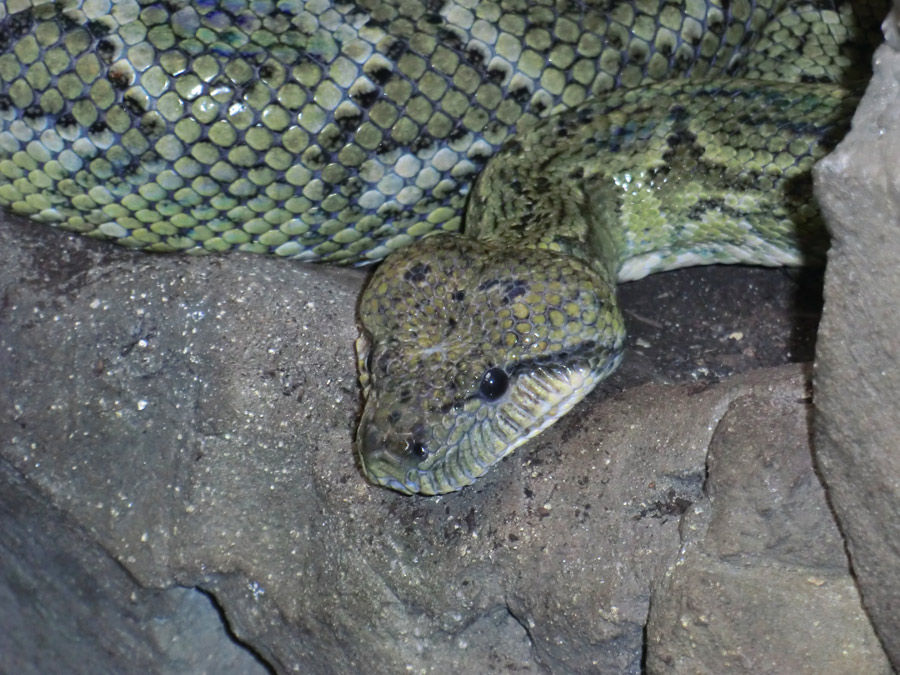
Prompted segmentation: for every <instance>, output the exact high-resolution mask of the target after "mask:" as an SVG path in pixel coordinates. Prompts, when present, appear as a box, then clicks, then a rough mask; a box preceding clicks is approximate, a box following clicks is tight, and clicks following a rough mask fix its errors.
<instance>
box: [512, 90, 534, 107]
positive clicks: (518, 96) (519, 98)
mask: <svg viewBox="0 0 900 675" xmlns="http://www.w3.org/2000/svg"><path fill="white" fill-rule="evenodd" d="M509 96H510V98H511V99H512V100H513V101H515V102H516V103H519V104H522V105H524V104H525V103H528V99H529V98H530V97H531V92H530V91H528V88H527V87H519V88H517V89H513V90H512V91H511V92H509Z"/></svg>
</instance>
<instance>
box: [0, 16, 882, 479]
mask: <svg viewBox="0 0 900 675" xmlns="http://www.w3.org/2000/svg"><path fill="white" fill-rule="evenodd" d="M888 5H889V3H888V2H882V1H881V0H879V1H878V2H871V3H862V2H860V3H854V2H850V1H849V0H844V1H841V0H838V1H836V2H816V1H813V2H801V1H800V0H739V1H738V0H734V1H732V2H721V1H720V0H686V1H685V2H682V3H679V2H657V1H656V0H649V1H648V0H608V1H607V0H603V1H599V0H597V1H592V0H585V1H584V2H555V1H552V0H535V1H534V2H519V1H518V0H495V1H494V0H492V1H488V0H438V1H437V2H432V1H430V0H429V1H425V0H357V1H355V2H331V1H329V0H279V1H278V2H249V1H247V0H223V1H222V2H207V1H200V0H195V1H190V0H179V2H171V3H160V2H153V1H152V0H64V1H63V2H45V1H43V0H8V1H7V2H5V3H0V206H2V207H3V208H5V209H7V210H9V211H11V212H13V213H17V214H20V215H24V216H26V217H28V218H31V219H32V220H34V221H36V222H41V223H45V224H48V225H52V226H55V227H60V228H63V229H66V230H69V231H73V232H78V233H82V234H85V235H87V236H92V237H98V238H102V239H107V240H111V241H114V242H115V243H118V244H121V245H124V246H128V247H131V248H140V249H144V250H147V251H151V252H184V253H189V254H203V253H216V252H221V251H227V250H232V249H236V250H241V251H248V252H256V253H265V254H270V255H275V256H280V257H284V258H289V259H292V260H301V261H324V262H335V263H342V264H366V263H370V262H375V261H380V260H383V262H382V263H381V264H380V265H379V267H378V268H377V269H376V271H375V272H374V274H373V275H372V277H371V280H370V282H369V284H368V286H367V287H366V289H365V291H364V293H363V295H362V297H361V299H360V303H359V323H360V328H361V337H360V339H359V340H358V341H357V354H358V362H359V371H360V382H361V385H362V389H363V394H364V397H365V403H364V409H363V412H362V416H361V421H360V425H359V429H358V432H357V435H356V449H357V453H358V456H359V460H360V464H361V467H362V470H363V472H364V474H365V475H366V476H367V478H368V479H369V480H370V481H371V482H373V483H375V484H378V485H383V486H386V487H389V488H392V489H394V490H397V491H400V492H404V493H425V494H440V493H445V492H451V491H455V490H458V489H460V488H462V487H464V486H466V485H469V484H471V483H472V482H473V481H474V480H476V479H477V478H478V477H479V476H481V475H483V474H484V473H485V472H486V471H487V470H488V469H489V468H490V467H491V466H493V465H494V464H496V463H497V462H498V461H500V460H501V459H502V458H503V457H505V456H507V455H509V454H510V453H511V452H513V451H514V450H515V449H516V448H517V447H519V446H521V445H522V444H523V443H525V442H526V441H527V440H528V439H529V438H532V437H534V436H535V435H536V434H538V433H540V432H541V431H542V430H543V429H545V428H547V427H548V426H549V425H551V424H553V422H555V421H556V420H557V419H559V417H560V416H561V415H563V414H565V413H566V412H567V411H568V410H570V409H571V407H572V406H573V405H575V403H577V402H578V401H579V400H581V399H582V398H583V397H584V396H585V395H586V394H587V393H588V392H589V391H590V390H591V389H592V388H593V387H594V386H595V385H596V384H597V383H598V382H600V381H601V380H602V379H603V378H605V377H607V376H608V375H609V374H610V373H611V372H612V371H613V370H615V368H616V367H617V366H618V364H619V363H620V361H621V359H622V351H623V345H624V339H625V328H624V322H623V319H622V315H621V312H620V310H619V308H618V305H617V301H616V292H615V287H616V284H617V283H619V282H621V281H627V280H632V279H639V278H641V277H643V276H645V275H647V274H652V273H654V272H658V271H662V270H668V269H675V268H678V267H685V266H689V265H701V264H712V263H749V264H756V265H769V266H776V265H799V264H808V263H817V262H822V261H823V258H824V252H825V249H826V247H827V235H826V234H825V231H824V227H823V225H822V222H821V216H820V214H819V211H818V207H817V206H816V204H815V200H814V199H813V196H812V191H811V174H810V170H811V168H812V166H813V164H814V163H815V162H816V161H817V160H818V159H820V158H821V157H822V156H824V155H825V154H826V153H827V152H828V151H829V150H830V149H831V148H832V147H834V145H835V144H836V143H837V142H838V141H839V140H840V138H841V137H842V136H843V134H844V133H845V132H846V130H847V128H848V126H849V122H850V118H851V116H852V113H853V109H854V107H855V103H856V100H857V95H856V93H855V92H858V90H859V88H860V85H861V83H863V82H864V81H865V79H866V75H867V69H866V62H867V59H868V55H869V54H870V53H871V49H872V46H873V44H874V42H876V41H877V40H878V38H879V33H878V26H879V23H880V20H881V18H882V17H883V15H884V14H885V13H886V11H887V9H888ZM463 226H464V231H465V236H463V235H460V234H458V232H459V231H460V230H461V229H463ZM437 234H440V236H431V235H437Z"/></svg>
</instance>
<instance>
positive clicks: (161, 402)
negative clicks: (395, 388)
mask: <svg viewBox="0 0 900 675" xmlns="http://www.w3.org/2000/svg"><path fill="white" fill-rule="evenodd" d="M60 236H62V235H59V233H54V232H44V231H41V230H40V228H33V227H32V228H28V227H25V228H23V227H22V226H21V225H3V226H0V255H2V257H3V260H0V354H2V355H3V356H2V359H0V381H2V382H3V383H4V385H3V386H2V387H0V438H2V439H3V444H2V449H0V461H2V462H3V467H4V472H3V477H4V480H5V481H7V482H8V483H9V484H13V485H20V486H21V490H19V491H18V492H17V491H16V490H7V489H3V490H0V500H13V502H12V503H11V504H10V503H4V504H3V509H4V510H5V511H4V512H5V513H9V514H10V516H9V518H10V521H11V522H18V521H19V520H20V519H21V518H22V517H23V516H22V514H23V513H24V512H29V513H31V512H33V513H36V514H41V513H59V514H62V515H61V516H60V522H63V523H65V524H66V526H65V527H66V528H68V529H67V532H68V531H71V536H70V538H69V539H68V540H67V541H70V542H76V543H77V542H81V544H80V545H81V546H82V547H83V548H84V551H88V552H90V551H93V552H94V553H92V554H90V555H92V556H93V557H90V556H88V554H87V553H84V552H80V553H79V554H78V555H77V556H75V558H77V560H78V561H81V560H84V559H87V560H88V561H89V562H88V563H81V562H78V563H77V565H78V566H79V567H78V570H79V571H78V574H77V575H69V576H66V575H67V574H68V572H67V569H68V564H61V566H60V568H59V569H56V568H54V571H53V572H52V574H53V575H59V576H60V579H57V580H56V581H54V583H53V584H50V586H52V587H54V588H61V587H66V586H67V585H72V586H74V587H76V588H78V589H81V588H83V587H84V586H85V585H86V584H91V583H94V582H92V581H91V575H94V576H96V577H98V578H103V577H105V576H107V575H108V569H109V567H110V565H111V566H113V567H118V566H121V568H122V569H124V570H125V571H126V572H127V576H128V578H130V579H131V580H133V583H134V584H135V588H133V589H130V591H129V590H128V589H127V586H126V585H125V584H124V582H123V584H121V585H120V588H119V587H117V588H119V590H118V591H116V592H110V593H99V594H98V593H94V594H87V595H84V594H79V593H73V594H71V595H65V594H63V595H59V594H57V595H55V596H54V595H53V594H50V595H48V594H47V593H46V592H45V588H44V587H45V586H46V585H47V584H45V583H44V582H43V581H41V580H40V578H39V577H35V576H32V577H31V578H30V579H29V580H28V584H30V586H27V589H26V590H25V591H23V590H22V589H23V587H25V584H23V582H21V581H17V582H15V583H12V582H10V579H11V578H12V577H11V576H10V573H9V572H8V571H4V575H3V577H2V579H3V580H4V581H5V589H4V592H7V593H9V594H11V597H14V598H15V601H16V603H18V605H17V606H25V605H27V604H28V603H29V602H37V603H44V602H47V603H50V602H56V601H57V599H59V598H61V599H59V602H61V603H62V604H61V605H58V606H57V605H55V606H54V607H55V609H54V611H56V612H60V613H63V612H68V611H70V610H71V609H72V607H70V605H75V606H77V605H78V604H79V603H82V605H83V604H87V605H90V606H91V608H93V606H94V605H99V607H97V611H96V613H93V614H92V617H93V620H95V621H97V622H98V623H99V624H100V625H101V626H102V627H103V631H101V630H97V631H87V630H83V629H84V628H85V627H84V625H83V623H82V622H78V623H77V625H75V626H74V627H72V626H71V625H70V632H69V633H68V634H67V635H68V636H69V637H70V638H71V634H72V631H74V632H76V633H78V630H82V632H81V633H79V634H78V640H77V641H81V645H82V646H81V647H79V649H80V650H81V651H78V650H74V651H73V650H69V651H67V650H66V649H64V648H63V646H64V645H65V644H67V643H66V641H65V640H62V639H59V631H58V626H57V622H56V621H53V620H50V621H46V620H41V619H42V618H43V617H45V616H46V614H40V613H32V614H27V613H26V614H25V615H24V616H26V617H27V618H28V619H29V620H30V621H32V623H31V624H30V625H29V626H28V629H27V631H24V632H23V631H21V630H20V631H18V632H12V633H10V634H11V635H13V636H14V637H13V638H12V641H13V642H12V643H11V644H9V645H8V649H9V650H12V651H11V652H10V653H17V654H20V655H22V657H21V659H20V660H21V662H22V663H23V664H25V663H27V662H28V661H29V658H30V656H29V651H28V650H29V649H34V648H35V645H38V644H40V643H41V641H51V640H57V641H58V644H59V645H60V649H59V650H58V651H57V652H55V655H56V657H57V658H58V659H59V661H60V663H79V662H80V661H79V660H77V659H79V658H80V654H81V653H82V652H83V651H84V646H83V645H84V644H88V645H92V646H93V647H94V649H97V650H102V649H104V648H105V647H104V644H105V643H104V642H102V641H100V640H99V638H98V637H97V636H98V635H99V634H100V633H101V632H104V631H106V632H107V633H106V634H107V635H117V634H118V633H117V632H118V631H122V630H126V631H127V630H131V629H130V628H129V627H128V626H126V627H125V628H123V627H122V626H121V625H119V624H120V622H119V621H118V619H117V617H118V616H120V615H121V613H122V611H124V610H123V609H122V607H128V606H129V603H134V602H138V603H142V602H144V598H145V597H149V596H148V595H146V594H151V595H152V594H153V593H159V592H163V593H171V592H172V590H171V589H177V588H178V587H184V588H199V589H203V590H204V591H205V592H207V593H209V594H210V595H211V596H212V597H214V598H215V599H216V602H217V603H218V605H219V606H220V607H221V609H222V611H223V613H224V615H225V617H226V618H227V621H228V624H229V628H230V631H231V632H232V634H233V635H234V636H236V638H237V639H238V640H240V641H241V642H242V643H243V644H244V645H247V646H249V647H250V648H251V649H252V650H253V652H254V653H255V654H256V655H257V656H258V657H259V659H260V660H261V661H263V662H264V663H265V664H266V665H267V666H268V667H269V668H271V669H273V670H275V671H276V672H304V673H328V672H352V671H355V670H358V669H359V668H360V667H362V666H363V665H365V666H367V667H369V668H370V669H372V670H373V671H375V672H398V671H401V670H406V669H408V670H411V671H413V672H449V671H451V670H452V669H455V670H466V671H478V672H509V671H510V670H516V671H519V672H554V673H569V672H609V673H638V672H641V670H642V668H646V669H647V670H648V672H662V671H669V670H676V671H680V672H759V670H760V669H765V667H769V666H766V664H770V663H774V664H785V665H786V666H787V665H791V666H793V665H795V664H801V663H805V664H807V667H808V668H810V670H808V671H806V672H873V673H880V672H887V666H886V662H885V660H884V655H883V653H882V652H881V651H880V647H879V645H878V642H877V641H876V639H875V637H874V634H873V633H872V630H871V627H870V626H869V624H868V622H867V621H866V620H865V617H864V615H863V613H862V610H861V609H860V606H859V600H858V598H857V596H856V595H855V591H854V586H853V583H852V580H851V579H850V577H849V574H848V571H847V565H846V561H845V559H844V554H843V543H842V541H841V539H840V536H839V534H838V532H837V530H836V529H835V526H834V524H833V522H832V521H831V520H830V513H829V511H828V509H827V508H826V506H825V501H824V497H823V494H822V491H821V488H820V486H819V483H818V481H817V479H816V477H815V474H814V473H813V472H812V469H811V465H810V459H809V457H810V453H809V449H808V446H807V443H806V439H807V438H808V429H807V427H806V420H807V418H808V415H809V397H808V390H807V385H806V378H805V377H804V375H803V371H802V369H801V368H800V367H797V366H792V367H786V368H783V369H774V370H762V371H759V372H756V373H751V374H748V375H742V376H737V377H734V378H732V379H729V380H727V381H725V382H724V383H722V384H718V385H712V386H707V385H703V384H691V385H681V386H674V387H673V386H666V385H658V384H651V385H645V386H640V387H637V388H634V389H629V390H626V391H623V392H621V393H619V394H616V395H612V396H609V397H607V398H606V399H605V400H604V399H602V398H600V397H592V398H591V399H590V400H589V401H587V402H585V403H584V404H583V405H581V406H580V407H579V408H578V409H577V410H576V411H574V413H573V414H571V415H569V416H568V417H567V418H566V419H565V420H564V421H562V422H561V423H560V424H558V425H557V426H556V427H554V428H553V429H551V430H550V431H548V432H547V433H545V434H543V435H542V436H541V437H539V438H538V439H536V440H535V442H533V443H531V444H530V445H529V446H527V447H526V448H523V449H522V450H520V451H519V452H518V453H516V454H515V455H514V456H513V457H511V458H509V459H508V460H507V461H505V462H503V463H501V464H500V465H499V466H498V467H496V469H495V470H494V471H492V472H491V473H490V474H489V475H488V476H486V477H485V478H484V479H483V480H481V481H479V483H477V484H476V485H475V486H474V487H473V488H470V489H467V490H464V491H462V492H460V493H457V494H453V495H448V496H444V497H440V498H409V497H404V496H402V495H398V494H394V493H391V492H389V491H386V490H383V489H378V488H374V487H371V486H369V485H368V484H366V483H365V482H364V481H363V480H362V478H361V476H360V474H359V472H358V469H357V468H356V466H355V464H354V459H353V455H352V450H351V441H352V436H353V427H354V423H355V418H356V412H357V409H358V400H357V396H358V393H357V386H356V378H355V373H354V372H353V362H354V359H353V354H352V348H351V345H352V341H353V338H354V337H355V332H356V329H355V326H354V321H353V315H354V307H355V302H356V297H357V294H358V291H359V288H360V284H361V282H362V274H361V273H358V272H356V271H353V270H329V269H325V268H309V267H300V266H293V265H284V264H283V263H281V262H280V261H275V260H265V259H260V258H257V257H253V258H250V257H241V256H233V257H230V258H228V259H221V258H191V259H182V258H165V257H152V256H131V255H129V254H128V253H125V252H112V251H108V250H107V249H106V248H103V247H98V246H94V245H92V244H91V242H79V241H69V242H67V244H66V246H65V247H63V248H61V247H59V241H58V239H54V238H58V237H60ZM17 494H25V495H26V497H18V496H16V495H17ZM22 499H27V500H31V501H30V502H29V504H33V506H28V507H27V508H26V507H21V506H17V503H18V502H17V501H16V500H22ZM36 518H37V521H35V522H34V524H32V525H30V526H28V528H26V529H24V530H20V531H21V532H23V533H24V534H20V535H17V536H19V537H20V538H21V537H24V538H28V537H29V536H30V537H33V539H34V545H35V546H37V547H41V548H43V549H44V551H45V553H46V554H47V555H50V556H53V555H57V553H56V551H57V548H56V546H57V545H56V542H57V541H62V539H61V537H62V535H59V536H57V535H55V534H54V535H52V536H50V537H41V536H37V534H35V533H36V532H38V531H40V530H41V528H42V526H41V525H40V522H41V518H43V516H40V515H38V516H36ZM29 528H30V529H29ZM54 531H55V530H54ZM29 532H30V533H32V534H28V533H29ZM66 536H67V537H68V536H69V535H68V534H67V535H66ZM66 546H69V547H70V548H71V547H72V546H76V544H74V543H73V544H66ZM5 547H6V550H7V551H9V553H10V557H9V558H8V557H7V556H3V558H2V559H3V560H13V563H12V565H13V566H16V567H15V569H18V570H26V571H27V570H29V569H30V566H29V565H28V564H23V563H22V562H21V560H17V559H16V556H17V555H19V552H20V551H27V548H26V547H25V545H24V543H23V541H22V540H21V539H18V540H17V539H13V540H12V541H10V542H9V543H7V544H6V545H5ZM98 550H101V551H104V552H105V553H104V554H103V555H100V554H98V553H97V551H98ZM84 556H88V557H87V558H85V557H84ZM106 556H108V558H106ZM32 557H34V556H32ZM26 560H27V558H26ZM7 569H8V568H7ZM18 574H24V573H23V572H19V573H18ZM767 575H768V577H767ZM16 578H18V577H16ZM766 578H769V579H771V580H772V581H773V583H772V584H770V585H769V586H767V587H766V593H762V592H761V590H762V584H764V582H765V579H766ZM28 589H30V590H28ZM135 589H139V590H135ZM156 589H169V590H161V591H160V590H156ZM132 591H133V592H134V593H135V594H136V595H135V596H134V597H136V598H137V600H134V599H132V595H131V594H130V593H131V592H132ZM126 596H127V597H126ZM154 597H155V596H154ZM107 602H109V603H112V604H113V605H115V603H121V605H122V607H118V608H116V607H113V608H111V609H109V611H108V616H109V617H111V618H110V619H106V618H104V616H105V615H104V611H106V610H105V608H104V607H103V605H104V604H105V603H107ZM651 609H652V611H651ZM738 610H739V611H738ZM79 611H84V607H80V608H79ZM648 612H649V616H650V623H649V624H647V620H648ZM149 613H150V612H149V611H147V610H143V609H142V610H140V611H135V612H134V614H136V615H137V616H139V617H144V616H147V615H148V614H149ZM171 614H177V612H174V611H173V612H171ZM14 620H20V619H19V618H18V617H10V616H9V615H8V614H7V613H4V612H0V622H2V624H3V625H4V626H6V625H8V624H9V622H10V621H14ZM792 622H793V623H792ZM177 625H179V626H181V625H183V624H181V623H179V624H177ZM645 625H646V629H645ZM773 626H776V627H778V631H777V633H775V632H773V629H772V627H773ZM785 626H791V630H792V631H793V635H794V638H795V639H793V640H789V639H786V638H785V634H786V633H788V631H787V630H785V629H784V627H785ZM184 630H186V631H187V630H190V629H188V628H185V629H184ZM645 630H646V636H645ZM25 632H27V633H28V634H30V635H33V636H34V635H37V636H40V640H39V641H36V640H34V639H32V640H30V641H29V640H25V639H24V638H22V635H23V634H24V633H25ZM132 632H133V633H134V634H136V635H141V634H143V633H142V632H141V630H137V631H132ZM218 635H219V637H220V638H221V637H222V636H223V635H224V631H221V630H220V631H219V634H218ZM170 638H171V639H172V640H175V639H176V638H177V639H180V640H181V641H182V642H186V643H188V644H189V645H195V644H196V645H198V648H200V647H199V645H202V644H204V643H202V642H199V641H198V642H195V641H194V639H193V636H192V634H191V633H189V632H188V633H187V634H186V635H176V634H170ZM107 639H108V637H107ZM128 639H130V640H133V639H136V638H128ZM210 639H211V638H210ZM77 641H76V642H77ZM168 648H169V647H168V646H167V647H165V648H164V647H159V648H152V649H151V648H147V649H146V650H145V653H146V654H148V655H149V656H148V657H147V658H148V659H152V658H153V654H167V653H168V651H167V649H168ZM73 649H74V648H73ZM154 649H155V651H154ZM723 650H725V652H727V654H729V655H731V656H733V659H732V660H729V661H727V664H726V665H728V668H724V669H723V668H722V667H721V666H722V664H723V661H722V659H721V654H722V653H723ZM836 650H840V651H841V654H846V655H849V657H852V659H851V661H850V662H852V663H853V664H854V667H856V668H857V670H853V671H850V670H845V669H843V668H842V666H843V665H844V664H846V663H847V662H848V661H847V659H846V657H845V658H844V659H842V658H840V657H839V656H836ZM88 651H90V650H88ZM32 655H33V654H32ZM244 656H246V655H244ZM159 658H160V662H161V665H158V666H157V671H158V672H174V670H173V669H172V668H169V667H168V665H167V664H168V663H169V662H168V661H166V660H165V658H164V657H163V656H160V657H159ZM179 658H187V657H184V656H183V655H182V656H179ZM235 658H237V657H235ZM729 658H730V657H729ZM70 659H72V660H70ZM112 661H114V662H115V659H114V658H113V659H112ZM143 664H144V662H138V661H128V660H126V659H123V660H121V661H119V662H117V663H116V665H117V666H118V668H119V670H118V672H139V671H141V667H142V666H143ZM764 666H765V667H764ZM771 667H774V666H771ZM816 667H820V669H819V670H817V671H816V670H815V668H816ZM167 668H168V669H167ZM704 668H705V669H706V670H704ZM113 670H115V669H113ZM22 672H28V670H27V668H26V669H25V670H23V671H22ZM32 672H41V671H40V670H33V671H32ZM101 672H102V671H101ZM110 672H111V671H110ZM210 672H242V671H239V670H232V671H228V670H227V668H226V667H225V666H221V668H220V669H219V670H211V671H210ZM797 672H804V671H803V670H802V669H801V670H799V671H797Z"/></svg>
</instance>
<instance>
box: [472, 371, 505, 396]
mask: <svg viewBox="0 0 900 675" xmlns="http://www.w3.org/2000/svg"><path fill="white" fill-rule="evenodd" d="M508 388H509V375H507V374H506V372H505V371H504V370H503V369H502V368H491V369H490V370H489V371H487V372H486V373H485V374H484V377H482V378H481V385H479V387H478V393H479V394H481V398H483V399H484V400H486V401H496V400H497V399H498V398H500V397H501V396H503V394H505V393H506V390H507V389H508Z"/></svg>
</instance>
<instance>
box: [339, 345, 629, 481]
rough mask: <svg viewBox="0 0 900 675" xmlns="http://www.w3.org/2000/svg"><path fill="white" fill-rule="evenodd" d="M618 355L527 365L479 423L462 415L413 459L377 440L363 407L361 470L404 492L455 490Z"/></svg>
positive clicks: (539, 427)
mask: <svg viewBox="0 0 900 675" xmlns="http://www.w3.org/2000/svg"><path fill="white" fill-rule="evenodd" d="M621 355H622V354H621V349H618V350H616V351H613V352H610V353H608V354H607V356H606V358H601V359H599V364H598V363H596V362H594V361H593V360H592V361H591V362H589V361H587V360H582V361H581V364H580V365H576V366H561V365H559V366H555V367H553V368H546V367H544V368H533V369H532V370H529V371H528V372H526V373H525V374H522V375H520V376H519V378H518V379H517V381H516V383H515V387H514V390H513V391H512V392H510V394H509V395H508V396H507V397H505V399H504V400H502V401H499V402H498V403H497V405H496V406H494V407H492V410H493V414H491V415H489V416H488V417H487V418H485V419H482V420H481V421H478V422H475V421H471V420H467V418H463V419H461V421H459V422H458V423H457V424H460V425H463V426H464V427H465V429H464V431H463V432H462V433H461V434H460V440H459V441H458V442H457V443H455V444H454V445H448V446H445V447H443V448H439V449H438V450H437V451H436V452H435V453H434V455H433V456H432V457H429V458H427V459H426V460H424V461H419V462H418V463H416V461H415V459H414V458H413V457H411V456H410V454H409V453H408V452H407V450H406V448H404V449H403V450H400V451H397V450H392V449H391V448H390V447H389V445H388V444H386V443H384V442H382V441H381V440H380V439H381V438H382V437H383V436H382V434H381V433H380V432H379V430H378V429H377V428H376V427H375V426H373V421H372V419H373V418H372V415H371V413H368V412H364V413H363V421H362V422H361V424H360V430H359V433H358V435H357V450H358V454H359V458H360V464H361V466H362V469H363V472H364V473H365V475H366V478H367V479H368V480H369V481H371V482H372V483H375V484H377V485H382V486H384V487H388V488H391V489H393V490H397V491H398V492H402V493H405V494H413V493H419V494H426V495H436V494H443V493H447V492H454V491H457V490H459V489H460V488H462V487H465V486H467V485H470V484H472V483H473V482H474V481H475V480H476V479H478V478H479V477H480V476H482V475H484V474H485V473H486V472H487V471H488V469H490V467H491V466H493V465H494V464H496V463H497V462H499V461H500V460H501V459H503V458H504V457H506V456H507V455H509V454H510V453H512V452H513V451H514V450H516V449H517V448H519V447H520V446H521V445H523V444H524V443H526V442H527V441H528V440H530V439H531V438H533V437H534V436H536V435H537V434H539V433H540V432H541V431H543V430H544V429H546V428H547V427H549V426H551V425H552V424H554V423H555V422H556V421H557V420H558V419H559V418H560V417H562V416H563V415H564V414H565V413H567V412H568V411H569V410H571V408H572V407H573V406H574V405H575V404H576V403H578V402H579V401H581V400H582V399H583V398H584V397H585V396H586V395H587V394H588V393H590V391H591V390H593V388H594V387H595V386H596V385H597V383H599V382H600V381H602V380H603V379H604V378H605V377H606V376H607V375H608V374H609V373H610V372H612V371H613V370H614V369H615V368H616V367H617V366H618V364H619V361H620V360H621ZM451 434H452V432H451ZM407 447H408V446H407Z"/></svg>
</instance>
